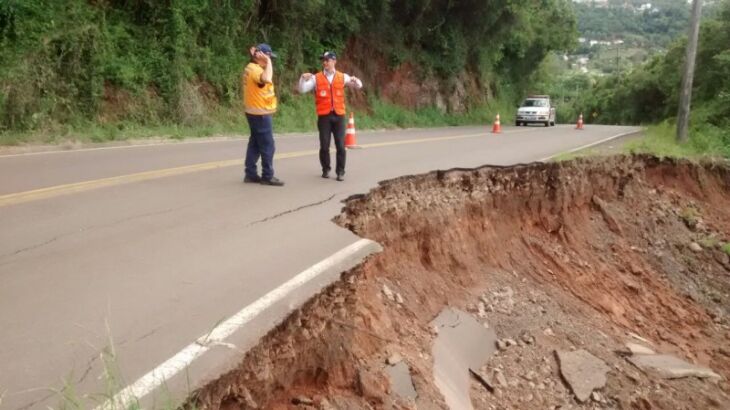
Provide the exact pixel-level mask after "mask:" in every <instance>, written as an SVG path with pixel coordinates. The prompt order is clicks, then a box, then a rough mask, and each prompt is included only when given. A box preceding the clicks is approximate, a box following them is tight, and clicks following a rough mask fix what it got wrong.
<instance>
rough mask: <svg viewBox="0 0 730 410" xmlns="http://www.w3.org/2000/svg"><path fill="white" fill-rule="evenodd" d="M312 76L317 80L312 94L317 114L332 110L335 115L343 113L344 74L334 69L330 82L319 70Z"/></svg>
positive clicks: (327, 112)
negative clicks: (333, 75) (313, 94)
mask: <svg viewBox="0 0 730 410" xmlns="http://www.w3.org/2000/svg"><path fill="white" fill-rule="evenodd" d="M314 77H315V79H316V80H317V88H316V89H315V96H314V102H315V104H316V105H317V115H327V114H329V113H331V112H332V111H334V112H335V113H336V114H337V115H345V75H344V74H343V73H341V72H339V71H336V72H335V77H334V78H333V79H332V84H330V82H329V81H327V77H326V76H325V75H324V73H323V72H321V71H320V72H318V73H317V75H315V76H314Z"/></svg>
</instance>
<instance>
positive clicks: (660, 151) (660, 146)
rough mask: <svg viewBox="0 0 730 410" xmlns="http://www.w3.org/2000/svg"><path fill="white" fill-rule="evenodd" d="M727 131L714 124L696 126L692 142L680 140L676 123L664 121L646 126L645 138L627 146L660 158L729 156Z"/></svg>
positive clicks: (632, 151)
mask: <svg viewBox="0 0 730 410" xmlns="http://www.w3.org/2000/svg"><path fill="white" fill-rule="evenodd" d="M726 133H727V131H725V130H721V129H719V128H716V127H712V126H700V127H693V128H692V129H691V130H690V135H689V141H687V142H686V143H679V142H678V141H677V138H676V129H675V125H674V124H673V123H672V122H670V121H664V122H662V123H660V124H657V125H651V126H649V127H648V128H647V130H646V133H645V137H644V138H642V139H640V140H637V141H633V142H631V143H628V144H627V145H626V147H625V149H626V150H627V152H629V153H632V154H637V153H645V154H653V155H656V156H659V157H672V158H699V157H704V156H710V157H724V158H730V144H728V143H727V142H726V140H727V139H728V138H730V137H728V135H727V134H726Z"/></svg>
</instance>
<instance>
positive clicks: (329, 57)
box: [320, 51, 337, 60]
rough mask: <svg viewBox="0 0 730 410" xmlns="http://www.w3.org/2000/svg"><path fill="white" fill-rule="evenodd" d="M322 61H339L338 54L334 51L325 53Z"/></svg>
mask: <svg viewBox="0 0 730 410" xmlns="http://www.w3.org/2000/svg"><path fill="white" fill-rule="evenodd" d="M320 59H322V60H337V54H335V52H334V51H325V52H324V54H322V56H321V57H320Z"/></svg>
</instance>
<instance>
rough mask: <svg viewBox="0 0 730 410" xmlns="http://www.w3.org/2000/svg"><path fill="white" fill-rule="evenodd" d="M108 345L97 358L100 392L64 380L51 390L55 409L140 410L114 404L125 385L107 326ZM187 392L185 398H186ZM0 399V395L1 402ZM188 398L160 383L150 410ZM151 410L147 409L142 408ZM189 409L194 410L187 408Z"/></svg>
mask: <svg viewBox="0 0 730 410" xmlns="http://www.w3.org/2000/svg"><path fill="white" fill-rule="evenodd" d="M107 339H108V342H107V346H106V347H104V348H103V349H101V352H100V354H99V358H100V360H101V362H102V372H101V375H100V376H99V377H98V379H99V380H100V381H101V382H102V383H103V388H102V390H103V392H98V393H80V389H79V388H78V381H75V378H74V377H73V375H69V376H68V377H66V378H65V380H64V384H63V387H62V388H60V389H50V390H52V391H54V392H55V393H56V396H57V397H58V400H59V402H58V406H57V407H56V408H58V409H60V410H84V409H88V408H89V406H90V405H92V406H93V407H97V406H104V407H103V408H104V409H105V410H141V409H142V405H141V404H140V403H139V401H138V400H137V399H136V398H133V399H132V400H130V403H129V404H128V405H127V406H123V405H122V404H121V403H118V402H115V401H114V396H115V395H116V394H117V393H118V392H119V391H120V390H121V389H123V388H124V387H126V386H127V385H128V383H127V382H126V381H125V380H124V378H123V377H122V376H121V375H122V372H121V369H120V367H119V356H118V355H117V352H116V349H115V347H114V346H115V345H114V341H113V340H112V337H111V332H110V329H109V328H108V326H107ZM189 393H190V392H189V389H188V395H189ZM1 398H2V396H0V399H1ZM186 399H187V397H186V398H183V399H182V400H181V399H176V398H174V397H173V395H172V393H171V392H170V391H169V390H168V389H167V386H166V385H165V384H163V385H162V386H161V388H160V389H159V390H158V391H157V392H155V398H154V404H153V406H152V407H151V408H152V409H153V410H177V409H179V408H180V406H181V405H182V404H183V402H184V401H185V400H186ZM145 408H150V407H145ZM190 409H191V410H195V409H194V408H193V407H190Z"/></svg>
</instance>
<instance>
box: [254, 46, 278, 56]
mask: <svg viewBox="0 0 730 410" xmlns="http://www.w3.org/2000/svg"><path fill="white" fill-rule="evenodd" d="M256 50H258V51H260V52H262V53H264V54H268V56H269V57H271V58H276V53H275V52H274V50H272V49H271V46H270V45H268V44H266V43H261V44H259V45H257V46H256Z"/></svg>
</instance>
